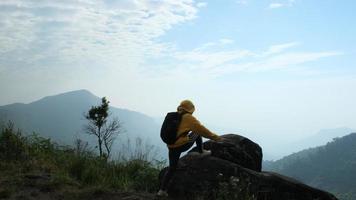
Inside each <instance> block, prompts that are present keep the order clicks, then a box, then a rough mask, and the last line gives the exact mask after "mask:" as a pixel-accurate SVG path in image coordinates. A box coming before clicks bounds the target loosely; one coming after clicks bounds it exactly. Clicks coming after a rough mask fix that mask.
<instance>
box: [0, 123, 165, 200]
mask: <svg viewBox="0 0 356 200" xmlns="http://www.w3.org/2000/svg"><path fill="white" fill-rule="evenodd" d="M140 145H141V143H140ZM141 147H142V146H141ZM138 148H140V146H139V147H138ZM137 152H139V153H137V154H134V156H131V157H130V158H128V159H127V158H124V159H121V160H119V161H118V160H116V161H114V160H106V159H103V158H101V157H99V156H97V155H96V154H95V153H93V151H91V150H90V148H89V147H88V145H87V144H86V143H82V142H78V141H76V145H75V147H70V146H59V145H58V144H56V143H54V142H52V141H51V140H50V139H46V138H43V137H40V136H39V135H38V134H36V133H33V134H31V135H28V136H23V135H22V134H21V131H19V130H17V131H15V129H14V126H13V124H12V123H9V125H8V126H7V127H6V128H3V129H2V130H1V134H0V170H1V171H4V170H5V171H8V172H9V171H11V173H12V174H15V175H16V174H26V173H33V172H34V173H45V174H48V173H50V174H51V177H52V178H51V181H50V182H48V184H47V185H44V187H46V188H56V186H59V185H77V186H78V185H81V186H83V187H85V188H93V187H99V188H107V189H115V190H116V189H119V190H123V191H145V192H153V191H156V190H157V189H158V173H159V171H160V169H161V168H162V166H163V163H165V162H163V161H149V160H148V159H149V158H150V156H148V154H149V153H150V152H149V151H146V150H139V149H138V151H137ZM3 161H5V162H3ZM0 175H1V174H0ZM6 194H7V192H6V191H2V196H6ZM0 195H1V194H0Z"/></svg>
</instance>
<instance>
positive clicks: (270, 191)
mask: <svg viewBox="0 0 356 200" xmlns="http://www.w3.org/2000/svg"><path fill="white" fill-rule="evenodd" d="M223 137H224V138H225V140H224V141H223V142H214V141H207V142H205V143H204V148H206V149H210V150H211V151H212V154H211V155H200V154H199V153H189V154H187V155H185V156H183V157H182V158H181V159H180V161H179V165H178V169H177V172H176V174H175V175H174V177H173V178H172V181H171V184H170V186H169V187H168V193H169V196H170V197H171V198H172V199H229V200H230V199H231V200H233V199H237V200H249V199H251V200H252V199H256V200H336V198H335V197H334V196H333V195H332V194H330V193H328V192H324V191H321V190H318V189H315V188H312V187H310V186H307V185H305V184H303V183H301V182H298V181H296V180H294V179H292V178H288V177H285V176H282V175H279V174H276V173H272V172H261V162H262V150H261V147H260V146H259V145H257V144H256V143H254V142H252V141H251V140H249V139H247V138H245V137H242V136H239V135H233V134H229V135H224V136H223ZM192 151H193V152H194V151H195V149H193V150H192ZM166 170H167V168H165V169H163V170H162V171H161V174H160V178H162V177H163V174H164V173H165V172H166Z"/></svg>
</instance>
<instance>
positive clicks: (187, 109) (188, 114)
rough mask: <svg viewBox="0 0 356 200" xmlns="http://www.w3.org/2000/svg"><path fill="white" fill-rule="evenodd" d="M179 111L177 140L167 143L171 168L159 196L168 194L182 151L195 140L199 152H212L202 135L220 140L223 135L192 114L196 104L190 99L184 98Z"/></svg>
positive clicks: (163, 181) (189, 146) (164, 178)
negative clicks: (215, 132)
mask: <svg viewBox="0 0 356 200" xmlns="http://www.w3.org/2000/svg"><path fill="white" fill-rule="evenodd" d="M177 111H178V112H179V113H180V114H181V115H182V120H181V122H180V125H179V127H178V131H177V138H178V139H177V140H176V142H175V143H174V144H171V145H167V146H168V150H169V154H168V155H169V169H168V171H167V173H166V174H165V176H164V177H163V180H162V182H161V187H160V190H159V191H158V193H157V195H158V196H168V194H167V187H168V183H169V181H170V179H171V178H172V176H173V174H174V172H175V171H176V169H177V165H178V161H179V157H180V155H181V153H182V152H185V151H187V150H188V149H190V148H191V147H192V146H193V144H194V142H195V143H196V145H197V148H198V152H199V153H201V154H210V151H207V150H204V149H203V140H202V137H205V138H209V139H211V140H215V141H220V140H222V138H221V137H219V136H218V135H216V134H214V133H212V132H211V131H210V130H209V129H207V128H205V127H204V126H203V125H202V124H201V123H200V122H199V121H198V120H197V119H196V118H195V117H194V116H193V115H192V114H193V112H194V111H195V107H194V104H193V103H192V102H191V101H190V100H184V101H182V102H181V103H180V105H179V106H178V108H177Z"/></svg>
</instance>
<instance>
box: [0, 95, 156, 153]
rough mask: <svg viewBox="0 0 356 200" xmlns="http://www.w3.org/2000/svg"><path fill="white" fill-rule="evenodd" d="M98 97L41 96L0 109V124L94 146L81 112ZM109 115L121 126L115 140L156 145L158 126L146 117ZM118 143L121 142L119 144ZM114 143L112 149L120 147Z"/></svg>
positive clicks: (97, 101)
mask: <svg viewBox="0 0 356 200" xmlns="http://www.w3.org/2000/svg"><path fill="white" fill-rule="evenodd" d="M100 103H101V98H99V97H97V96H95V95H93V94H92V93H90V92H89V91H87V90H77V91H72V92H67V93H63V94H58V95H54V96H48V97H44V98H42V99H40V100H38V101H35V102H32V103H29V104H23V103H15V104H10V105H5V106H0V121H2V123H6V121H8V120H11V121H13V122H14V123H15V126H16V127H18V128H20V129H21V130H23V131H24V132H26V133H31V132H36V133H39V134H40V135H41V136H44V137H50V138H51V139H53V140H55V141H57V142H59V143H63V144H73V142H74V140H75V139H76V138H78V137H79V138H84V140H86V141H89V142H90V143H92V144H95V137H94V136H89V135H86V134H84V133H83V125H84V124H86V123H87V121H86V119H85V117H84V113H85V112H87V111H88V110H89V109H90V108H91V106H93V105H99V104H100ZM109 111H110V112H111V116H113V117H114V116H116V117H118V119H119V120H120V122H121V123H122V127H123V130H124V131H123V133H122V134H120V135H119V137H118V139H117V140H118V141H120V140H121V141H124V143H125V142H127V138H128V139H130V140H131V141H133V140H135V138H137V137H140V138H142V139H143V140H144V141H149V142H150V144H160V143H162V142H160V138H159V125H158V124H157V123H156V122H155V120H154V119H153V118H151V117H149V116H147V115H144V114H142V113H139V112H135V111H130V110H127V109H121V108H115V107H110V109H109ZM121 144H122V143H121ZM121 144H119V142H118V143H116V146H115V148H119V146H120V145H121Z"/></svg>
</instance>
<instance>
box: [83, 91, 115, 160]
mask: <svg viewBox="0 0 356 200" xmlns="http://www.w3.org/2000/svg"><path fill="white" fill-rule="evenodd" d="M109 103H110V102H109V101H108V100H106V98H105V97H103V98H102V99H101V105H99V106H92V107H91V108H90V110H89V111H88V113H87V114H86V115H85V118H86V119H87V120H88V121H89V122H88V124H87V125H85V127H84V129H85V132H86V133H87V134H89V135H95V136H96V137H97V139H98V148H99V156H100V157H104V158H109V157H110V154H111V147H112V144H113V142H114V140H115V139H116V136H117V135H118V134H119V133H120V127H121V125H120V122H119V120H118V119H117V118H114V119H112V121H111V122H108V117H109ZM103 146H104V147H105V151H103Z"/></svg>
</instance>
